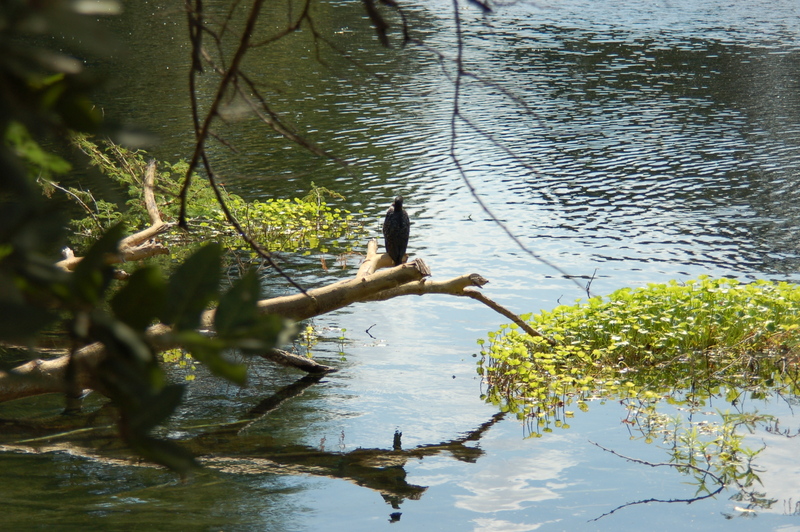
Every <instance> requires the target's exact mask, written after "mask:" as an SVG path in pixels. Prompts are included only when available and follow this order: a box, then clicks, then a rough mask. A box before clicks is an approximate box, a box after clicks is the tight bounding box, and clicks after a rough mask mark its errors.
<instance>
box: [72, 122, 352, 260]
mask: <svg viewBox="0 0 800 532" xmlns="http://www.w3.org/2000/svg"><path fill="white" fill-rule="evenodd" d="M74 143H75V145H76V146H78V148H79V149H81V150H82V151H83V152H84V153H86V154H87V155H88V156H89V160H90V162H91V164H92V165H94V166H96V167H97V168H98V169H99V170H100V171H101V172H102V173H103V174H104V175H106V176H108V177H109V178H111V179H112V180H113V181H114V182H115V183H116V185H117V186H118V187H120V188H121V189H122V191H123V192H124V194H126V195H127V198H128V199H127V200H126V202H125V204H124V205H122V206H120V205H117V204H116V203H114V202H111V201H105V200H103V199H100V198H97V197H95V196H94V195H93V194H92V192H91V191H87V190H80V189H76V188H70V189H66V190H67V192H68V194H69V195H70V197H71V198H73V199H74V200H76V201H77V202H78V204H79V205H80V206H81V208H82V209H83V211H84V213H85V216H83V217H82V218H78V219H75V220H73V221H72V227H73V229H74V235H75V236H74V238H73V244H75V245H80V244H84V245H86V244H88V243H89V242H92V241H94V240H96V239H97V237H98V236H99V235H100V234H102V233H103V231H104V230H105V229H107V228H108V227H110V226H111V225H114V224H115V223H117V222H120V221H124V222H125V224H126V227H128V228H129V229H130V230H138V229H143V228H144V227H146V226H148V225H150V220H149V217H148V215H147V211H146V209H145V206H144V202H143V201H142V190H143V183H142V180H143V177H144V175H145V170H146V168H147V160H146V159H145V157H146V155H147V154H146V153H145V152H143V151H140V150H127V149H125V148H123V147H121V146H119V145H117V144H113V143H110V142H102V143H100V144H97V143H95V142H94V141H93V140H90V139H88V138H86V137H83V136H76V137H75V139H74ZM157 164H158V166H157V176H156V187H155V188H156V190H155V192H156V194H155V196H156V202H157V203H158V206H159V210H160V211H161V215H162V218H163V219H164V221H174V220H176V219H177V217H178V210H179V208H180V202H179V199H178V198H179V194H180V190H181V187H182V184H183V179H184V177H185V175H186V171H187V169H188V164H187V163H186V162H185V161H180V162H177V163H175V164H170V163H165V162H158V163H157ZM222 193H223V197H224V199H225V202H226V204H227V205H228V208H229V209H230V211H231V212H232V214H233V216H234V217H235V218H236V219H237V220H238V221H239V223H240V224H241V225H242V227H244V228H245V229H246V230H247V231H248V232H249V234H251V235H252V236H253V237H254V238H255V239H256V240H257V241H258V242H259V244H260V245H261V246H263V247H264V248H266V249H268V250H269V251H289V252H298V251H299V252H303V253H305V254H310V253H312V252H313V251H319V252H321V253H334V254H343V253H349V252H351V251H352V247H351V246H352V243H353V242H354V241H355V240H357V239H359V238H360V237H361V236H362V235H363V233H364V230H363V224H362V223H361V221H360V218H361V215H360V213H352V212H350V211H348V210H345V209H340V208H335V207H332V206H330V205H329V204H328V201H327V200H331V199H332V200H336V199H339V200H342V199H344V197H343V196H341V195H340V194H337V193H336V192H334V191H332V190H329V189H327V188H324V187H317V186H315V185H314V183H311V189H310V191H309V193H308V194H307V195H306V196H305V197H303V198H293V199H268V200H266V201H246V200H244V199H243V198H242V197H240V196H238V195H236V194H232V193H230V192H228V191H227V190H225V189H224V188H223V189H222ZM187 197H188V201H187V214H188V216H189V226H190V228H191V229H192V239H193V241H196V242H199V241H207V240H214V241H217V242H219V243H221V244H222V245H223V247H225V248H226V249H229V250H244V249H246V248H247V245H246V243H245V242H244V240H243V239H242V238H241V237H240V236H239V235H238V234H236V232H235V231H233V230H232V228H231V227H230V225H229V224H228V222H227V220H226V218H225V215H224V213H223V212H222V210H221V209H220V207H219V204H218V202H217V199H216V197H215V195H214V192H213V191H212V190H211V188H210V187H209V186H208V184H207V182H206V181H205V180H203V179H201V178H199V177H197V176H195V179H193V180H192V185H191V187H190V189H189V193H188V196H187ZM173 243H178V241H177V240H174V241H173Z"/></svg>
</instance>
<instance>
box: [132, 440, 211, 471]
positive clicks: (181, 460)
mask: <svg viewBox="0 0 800 532" xmlns="http://www.w3.org/2000/svg"><path fill="white" fill-rule="evenodd" d="M127 442H128V445H130V446H131V448H132V449H133V450H134V451H136V452H137V453H139V454H140V455H141V456H143V457H144V458H146V459H148V460H151V461H153V462H155V463H157V464H161V465H163V466H165V467H168V468H170V469H172V470H173V471H177V472H178V473H180V474H181V475H184V476H185V475H187V474H188V473H190V472H191V471H192V469H196V468H197V467H198V465H197V462H195V460H194V457H193V456H192V455H191V453H189V451H187V450H186V449H184V448H183V447H181V446H180V445H178V444H177V443H174V442H171V441H168V440H160V439H157V438H153V437H151V436H142V435H136V436H129V437H128V438H127Z"/></svg>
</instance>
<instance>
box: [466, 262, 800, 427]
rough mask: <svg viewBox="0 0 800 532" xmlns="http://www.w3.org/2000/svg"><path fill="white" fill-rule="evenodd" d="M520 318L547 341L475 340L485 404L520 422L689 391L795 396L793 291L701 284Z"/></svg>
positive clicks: (799, 297) (629, 292)
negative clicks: (592, 403)
mask: <svg viewBox="0 0 800 532" xmlns="http://www.w3.org/2000/svg"><path fill="white" fill-rule="evenodd" d="M524 319H526V320H527V321H528V322H529V323H530V324H531V326H533V327H534V328H536V329H537V330H539V331H541V332H542V334H543V335H544V337H531V336H528V335H527V334H524V333H522V332H521V331H520V330H519V328H518V327H517V326H516V325H514V324H511V325H503V326H501V327H500V330H498V331H496V332H490V333H489V334H488V339H489V341H488V342H485V341H484V340H479V344H480V345H481V346H482V352H481V358H480V360H479V362H478V373H479V374H480V375H481V376H483V377H484V379H485V382H486V383H487V384H488V385H489V388H488V391H487V393H486V399H488V400H489V401H492V402H495V403H497V404H498V405H500V406H501V408H502V409H503V410H504V411H509V412H513V413H516V414H518V416H519V417H520V418H521V419H524V418H531V417H534V418H539V419H544V420H546V419H548V418H549V417H550V416H556V417H557V418H558V416H559V411H560V410H562V409H563V407H564V406H565V405H568V404H570V403H572V402H573V401H574V402H575V403H576V404H577V406H578V407H579V408H580V409H582V410H585V409H586V408H587V406H586V401H587V400H590V399H607V398H612V397H613V398H615V399H624V398H639V399H644V400H656V399H659V398H660V397H662V396H663V395H664V394H665V393H668V392H670V391H674V390H691V394H690V395H689V397H687V398H686V399H685V400H684V401H690V402H696V403H697V404H702V402H703V401H704V399H705V398H707V397H708V396H710V395H712V394H718V393H720V392H723V391H724V393H725V396H726V398H727V399H728V400H734V399H736V397H737V396H738V395H740V394H741V393H743V392H744V391H745V390H746V391H749V392H751V393H754V394H756V395H759V394H761V395H763V394H765V393H768V391H769V390H774V391H780V392H782V393H796V392H797V390H798V387H797V361H798V341H799V340H800V336H798V331H799V330H800V287H798V286H797V285H793V284H789V283H783V282H781V283H773V282H768V281H757V282H754V283H747V284H745V283H740V282H738V281H736V280H735V279H711V278H709V277H701V278H699V279H697V280H690V281H686V282H685V283H678V282H675V281H673V282H670V283H668V284H650V285H648V286H647V287H644V288H638V289H630V288H624V289H622V290H618V291H616V292H614V293H612V294H611V295H610V296H608V297H605V298H604V297H593V298H591V299H589V300H588V301H585V302H578V304H576V305H574V306H566V305H561V306H558V307H556V308H555V309H553V310H552V311H543V312H541V313H539V314H537V315H535V316H531V315H527V316H524ZM548 339H550V340H552V341H553V343H550V342H549V341H548ZM545 424H546V423H540V424H539V425H540V426H543V425H545Z"/></svg>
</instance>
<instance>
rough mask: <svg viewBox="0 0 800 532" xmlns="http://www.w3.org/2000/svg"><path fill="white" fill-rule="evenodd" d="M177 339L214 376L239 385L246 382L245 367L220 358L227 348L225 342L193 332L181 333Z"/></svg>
mask: <svg viewBox="0 0 800 532" xmlns="http://www.w3.org/2000/svg"><path fill="white" fill-rule="evenodd" d="M177 338H178V341H179V342H180V344H181V345H182V346H183V347H184V348H185V349H186V350H187V351H189V352H190V353H191V354H192V357H194V358H195V359H196V360H198V361H200V362H202V363H203V364H205V366H206V367H207V368H208V369H209V370H210V371H211V372H212V373H213V374H214V375H217V376H219V377H222V378H223V379H227V380H229V381H231V382H234V383H236V384H239V385H244V384H245V383H246V382H247V367H246V366H245V365H244V364H236V363H233V362H230V361H228V360H226V359H225V358H224V357H223V356H222V352H223V351H224V350H225V349H226V348H227V345H226V344H225V342H223V341H221V340H219V339H217V338H209V337H207V336H203V335H202V334H200V333H197V332H193V331H186V332H182V333H180V334H179V335H178V336H177Z"/></svg>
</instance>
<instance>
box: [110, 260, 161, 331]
mask: <svg viewBox="0 0 800 532" xmlns="http://www.w3.org/2000/svg"><path fill="white" fill-rule="evenodd" d="M166 300H167V285H166V283H165V282H164V277H163V276H162V275H161V270H160V269H159V268H157V267H155V266H145V267H144V268H140V269H138V270H136V271H135V272H133V275H131V277H130V279H128V282H127V283H126V284H125V286H123V287H122V288H121V289H120V290H119V292H117V293H116V295H115V296H114V297H113V298H112V299H111V308H112V309H114V314H116V316H117V317H118V318H119V319H120V320H122V321H123V322H125V323H127V324H128V325H130V326H131V327H133V328H134V329H136V330H138V331H143V330H144V329H145V328H146V327H147V326H148V325H150V324H151V323H152V322H153V320H154V319H156V318H157V317H158V316H159V315H160V314H161V312H162V311H163V309H164V305H165V303H166Z"/></svg>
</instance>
